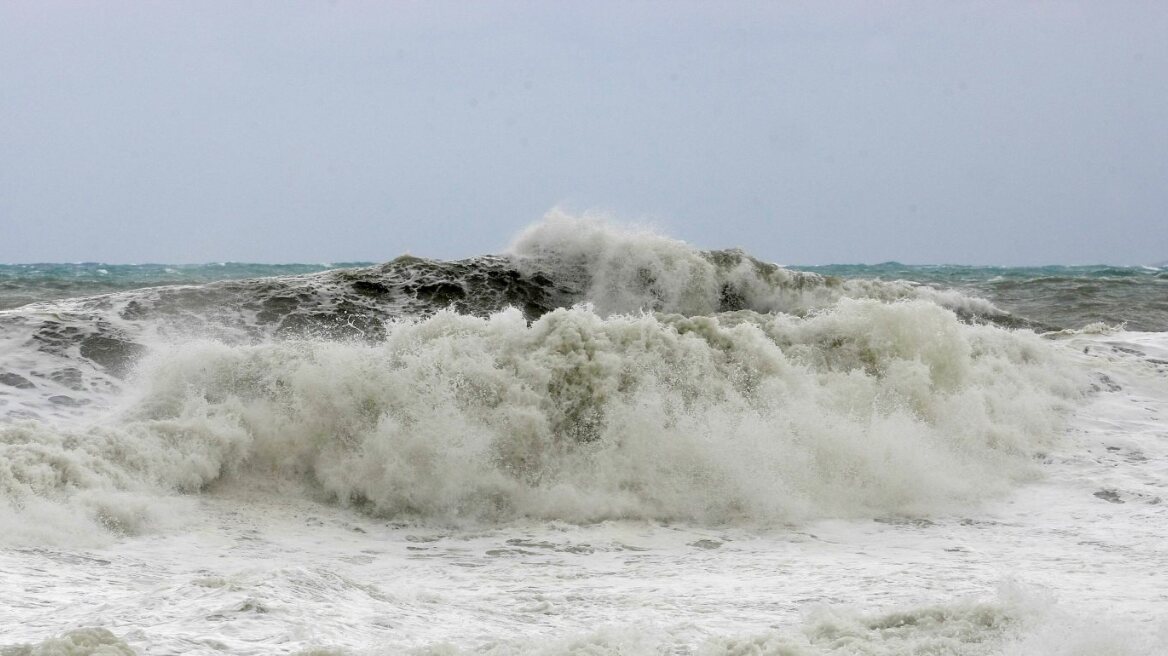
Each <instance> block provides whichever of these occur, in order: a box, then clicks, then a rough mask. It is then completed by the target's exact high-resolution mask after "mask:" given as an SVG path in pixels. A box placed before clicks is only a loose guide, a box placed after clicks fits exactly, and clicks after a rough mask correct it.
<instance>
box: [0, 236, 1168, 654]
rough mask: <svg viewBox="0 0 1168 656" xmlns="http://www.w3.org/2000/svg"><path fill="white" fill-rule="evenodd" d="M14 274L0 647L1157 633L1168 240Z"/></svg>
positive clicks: (1161, 607)
mask: <svg viewBox="0 0 1168 656" xmlns="http://www.w3.org/2000/svg"><path fill="white" fill-rule="evenodd" d="M510 244H511V245H510V246H509V247H508V248H507V249H506V250H505V251H504V252H501V253H497V254H490V255H481V256H477V257H471V258H468V259H464V260H457V261H442V260H434V259H426V258H421V257H414V256H409V255H404V256H401V257H398V258H396V259H393V260H390V261H388V262H384V263H358V262H354V263H338V264H305V265H296V264H283V265H264V264H239V263H222V264H208V265H153V264H149V265H108V264H98V263H81V264H13V265H0V655H3V656H16V655H22V656H23V655H28V656H33V655H45V656H47V655H65V654H68V655H82V654H86V655H94V656H125V655H128V654H160V655H161V654H207V655H210V654H216V655H219V654H256V655H259V654H297V655H300V656H326V655H347V654H412V655H418V656H423V655H428V656H453V655H459V654H484V655H526V654H540V655H545V656H552V655H568V654H572V655H578V656H610V655H611V656H616V655H633V656H639V655H688V654H693V655H700V656H813V655H889V656H891V655H899V654H913V655H922V656H924V655H930V656H946V655H951V656H965V655H968V656H974V655H979V656H980V655H990V654H1006V655H1017V656H1022V655H1026V656H1030V655H1037V656H1056V655H1057V656H1065V655H1080V656H1102V655H1113V656H1127V655H1131V656H1136V655H1139V656H1156V655H1163V654H1168V266H1163V265H1160V266H1152V265H1149V266H1048V267H1027V268H1016V267H1014V268H1006V267H980V266H908V265H901V264H897V263H886V264H880V265H833V266H811V267H806V266H798V265H790V266H780V265H778V264H773V263H770V262H767V261H766V260H765V259H761V258H759V257H757V256H755V255H752V254H751V253H748V252H746V251H743V250H703V249H702V248H701V247H700V246H695V245H691V244H687V243H684V242H682V241H679V240H676V239H673V238H670V237H668V236H666V235H662V234H659V233H657V232H653V231H651V230H648V229H644V228H639V227H635V226H625V225H618V224H613V223H607V222H604V221H599V220H595V219H590V218H580V217H573V216H569V215H565V214H560V213H553V214H552V215H549V216H548V217H547V218H545V219H544V220H542V221H540V222H538V223H536V224H533V225H531V226H529V227H528V228H526V229H524V230H523V231H521V232H520V233H519V234H517V235H515V236H514V237H513V238H512V240H511V242H510Z"/></svg>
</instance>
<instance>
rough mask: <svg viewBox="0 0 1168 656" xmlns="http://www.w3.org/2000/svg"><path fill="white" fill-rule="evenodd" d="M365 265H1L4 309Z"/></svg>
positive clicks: (0, 300)
mask: <svg viewBox="0 0 1168 656" xmlns="http://www.w3.org/2000/svg"><path fill="white" fill-rule="evenodd" d="M362 264H366V263H363V262H339V263H336V264H251V263H243V262H219V263H212V264H101V263H98V262H80V263H64V264H60V263H40V264H0V310H4V309H8V308H14V307H19V306H21V305H25V304H27V303H34V302H37V301H50V300H58V299H63V298H76V297H80V296H93V295H97V294H106V293H109V292H119V291H125V290H128V289H139V288H142V287H160V286H164V285H201V284H206V283H209V282H215V281H218V280H242V279H247V278H268V277H272V276H293V275H299V274H303V273H316V272H317V271H325V270H328V269H337V268H347V267H353V266H360V265H362Z"/></svg>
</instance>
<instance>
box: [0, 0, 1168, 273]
mask: <svg viewBox="0 0 1168 656" xmlns="http://www.w3.org/2000/svg"><path fill="white" fill-rule="evenodd" d="M553 206H561V207H564V208H567V209H570V210H591V209H599V210H604V211H607V212H608V213H609V214H611V215H612V216H613V217H616V218H618V219H622V220H629V221H652V222H654V223H656V224H658V225H660V226H661V227H662V229H663V230H664V231H665V232H667V233H669V234H671V235H673V236H675V237H678V238H681V239H685V240H687V241H689V242H691V243H693V244H695V245H697V246H700V247H709V248H714V247H727V246H743V247H745V248H747V249H748V250H749V251H751V252H753V253H755V254H757V255H760V256H762V257H764V258H767V259H771V260H774V261H779V262H784V263H802V264H814V263H829V262H833V263H834V262H879V261H886V260H899V261H902V262H909V263H925V262H933V263H936V262H949V263H981V264H1038V263H1094V262H1111V263H1121V264H1125V263H1126V264H1139V263H1146V262H1153V261H1161V260H1165V259H1168V3H1163V2H1149V3H1136V2H1098V3H1075V2H1060V3H1021V2H1008V3H969V2H937V3H895V2H891V3H869V2H854V3H852V2H828V3H821V2H815V3H759V4H750V3H724V2H717V3H714V2H711V3H705V4H697V3H684V2H667V3H652V2H630V3H626V2H621V3H616V2H613V3H556V2H547V3H542V2H541V3H513V2H503V3H476V4H469V3H468V4H461V3H430V2H426V3H421V2H416V3H415V2H410V3H406V2H386V3H354V2H346V1H344V0H342V1H340V2H335V3H331V4H327V3H324V2H298V3H293V2H270V3H236V2H230V3H229V2H219V3H212V2H187V3H181V4H178V3H121V2H90V3H77V2H67V3H66V2H60V3H52V2H43V1H37V2H16V1H13V0H8V1H6V2H4V3H3V4H0V261H2V262H28V261H74V260H97V261H109V262H144V261H164V262H198V261H221V260H240V261H262V262H289V261H303V262H318V261H339V260H386V259H390V258H392V257H394V256H396V255H398V254H400V253H401V252H403V251H405V250H407V249H408V250H409V251H410V252H412V253H414V254H417V255H426V256H435V257H462V256H467V255H472V254H477V253H483V252H491V251H498V250H500V249H501V248H502V247H503V246H505V245H506V243H507V241H508V239H509V237H510V236H511V235H512V234H513V233H515V232H516V231H517V230H519V229H520V228H521V227H523V226H524V225H526V224H528V223H531V222H533V221H535V220H537V219H538V218H539V217H540V216H541V215H542V214H543V213H544V212H545V211H547V210H548V209H550V208H551V207H553Z"/></svg>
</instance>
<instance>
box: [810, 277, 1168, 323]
mask: <svg viewBox="0 0 1168 656" xmlns="http://www.w3.org/2000/svg"><path fill="white" fill-rule="evenodd" d="M795 268H799V269H803V270H807V271H816V272H818V273H822V274H824V275H833V276H840V277H844V278H874V279H878V280H911V281H914V282H919V283H923V284H927V285H932V286H934V287H939V288H952V289H959V290H961V291H963V292H964V293H966V294H969V295H972V296H979V297H982V298H986V299H989V300H990V301H992V302H993V303H994V304H995V305H997V306H998V307H1000V308H1002V309H1004V310H1007V311H1009V312H1011V313H1012V314H1016V315H1019V316H1022V317H1026V318H1027V319H1031V320H1034V321H1038V322H1041V323H1043V324H1047V325H1050V326H1052V327H1058V328H1081V327H1082V326H1084V325H1087V324H1090V323H1095V322H1104V323H1108V324H1126V326H1127V327H1128V328H1129V329H1131V330H1143V331H1164V330H1168V267H1143V266H1140V267H1119V266H1107V265H1092V266H1043V267H988V266H910V265H905V264H899V263H896V262H888V263H884V264H873V265H855V264H848V265H838V264H837V265H829V266H810V267H795Z"/></svg>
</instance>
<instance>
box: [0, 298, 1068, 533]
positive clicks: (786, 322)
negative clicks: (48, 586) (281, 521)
mask: <svg viewBox="0 0 1168 656" xmlns="http://www.w3.org/2000/svg"><path fill="white" fill-rule="evenodd" d="M1079 389H1080V384H1079V383H1078V382H1077V377H1076V374H1075V373H1074V371H1073V370H1072V369H1071V368H1069V366H1067V365H1066V364H1065V363H1063V362H1062V361H1061V359H1060V357H1059V356H1058V355H1057V353H1056V352H1055V350H1053V349H1052V348H1051V347H1050V345H1049V344H1048V343H1046V342H1044V341H1042V340H1040V339H1038V338H1037V337H1035V336H1033V335H1031V334H1026V333H1011V332H1007V331H1004V330H1001V329H997V328H993V327H987V326H969V325H965V324H962V323H960V322H958V321H957V319H956V318H955V317H954V316H953V314H952V313H950V312H949V311H947V310H944V309H941V308H939V307H937V306H936V305H933V304H931V303H926V302H923V301H914V302H902V303H893V304H885V303H879V302H876V301H870V300H866V301H855V300H847V299H845V300H843V301H841V302H840V303H838V304H837V306H835V307H834V308H833V309H832V310H830V311H824V312H821V313H818V314H816V315H814V316H811V317H808V318H805V319H799V318H795V317H792V316H787V315H758V314H755V313H751V312H740V313H736V314H733V315H728V316H725V317H723V318H722V319H721V320H719V319H716V318H712V317H693V318H685V317H680V316H676V315H666V316H659V317H658V316H651V315H641V316H636V317H628V316H615V317H610V318H608V319H604V318H601V317H600V316H598V315H597V314H595V313H593V312H591V311H590V310H589V309H587V308H579V309H572V310H559V311H556V312H552V313H550V314H548V315H546V316H544V317H543V318H541V319H540V320H538V321H536V322H534V323H532V324H531V325H528V324H527V322H526V321H525V320H524V318H523V316H522V315H521V314H519V313H518V312H517V311H508V312H502V313H499V314H496V315H494V316H492V317H490V318H487V319H479V318H474V317H468V316H460V315H456V314H453V313H449V312H443V313H440V314H438V315H436V316H434V317H432V318H430V319H426V320H421V321H403V322H401V323H398V324H396V325H394V326H392V327H391V328H390V330H389V332H388V336H387V339H386V341H385V342H384V343H383V344H377V345H369V344H354V343H345V342H321V341H292V342H280V343H267V344H261V345H227V344H222V343H217V342H187V343H182V344H177V345H169V346H159V347H158V348H157V349H156V350H155V352H154V353H153V355H151V356H149V357H148V358H147V359H146V360H145V361H144V362H143V364H142V366H141V372H140V377H139V379H138V380H137V382H136V392H135V393H134V395H133V397H132V398H130V399H128V400H127V401H125V406H124V407H123V408H122V409H121V410H120V411H119V412H118V413H116V414H115V415H114V416H112V417H110V418H108V419H107V420H105V421H104V422H102V423H99V424H98V425H95V426H93V427H91V428H88V429H79V428H60V427H53V426H48V425H45V424H34V423H29V424H25V425H11V426H8V427H5V428H2V429H0V448H2V449H3V450H4V455H5V457H4V459H3V460H2V461H0V462H3V463H4V467H3V469H0V483H2V486H3V487H2V488H0V489H3V491H4V496H5V497H6V498H8V499H9V500H10V501H13V500H15V501H14V502H15V503H16V504H17V505H20V504H23V503H24V501H23V500H26V499H31V498H38V499H50V500H54V499H56V500H62V501H63V502H66V503H71V501H69V500H70V499H72V498H73V497H75V496H77V494H79V491H86V494H88V493H89V491H92V490H107V491H130V492H135V493H137V492H140V491H141V490H144V489H149V488H151V487H154V489H160V490H173V491H197V490H200V489H202V488H204V487H206V486H207V485H209V484H211V483H214V482H215V481H218V480H220V479H222V478H224V477H229V478H234V479H254V478H272V477H274V478H276V479H282V480H291V481H305V482H307V483H308V484H310V485H311V486H313V487H319V489H320V490H322V491H324V492H325V493H326V494H328V495H331V496H333V497H335V498H336V499H338V500H339V501H341V502H342V503H355V504H358V505H364V506H365V507H367V509H368V510H369V511H371V512H375V513H377V514H381V515H386V516H391V517H402V516H408V517H421V518H428V519H431V520H439V521H462V520H478V521H499V520H510V519H515V518H522V517H536V518H547V519H563V520H568V521H574V522H581V521H596V520H600V519H606V518H634V517H635V518H652V519H687V520H694V521H703V522H709V521H714V522H720V523H721V522H736V521H750V522H763V523H774V522H786V521H799V520H804V519H808V518H814V517H824V516H833V517H856V516H874V515H881V514H888V513H895V514H920V513H930V512H940V511H944V510H946V509H952V508H956V507H962V506H965V505H967V504H970V503H976V502H978V501H979V500H982V499H985V498H987V497H990V496H993V495H996V494H999V493H1001V492H1002V491H1004V490H1006V489H1008V487H1009V485H1010V484H1011V483H1012V482H1016V481H1019V480H1024V479H1025V478H1026V477H1028V476H1029V475H1031V472H1032V467H1031V465H1030V462H1029V458H1030V456H1031V454H1033V453H1034V452H1035V451H1037V450H1040V449H1043V448H1046V447H1047V446H1048V445H1049V444H1051V442H1052V441H1053V439H1054V438H1055V436H1056V435H1057V432H1058V430H1059V426H1060V421H1061V416H1062V412H1063V409H1064V408H1065V406H1066V404H1067V402H1068V401H1069V400H1071V399H1074V398H1076V396H1077V395H1078V393H1079V392H1078V390H1079Z"/></svg>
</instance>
